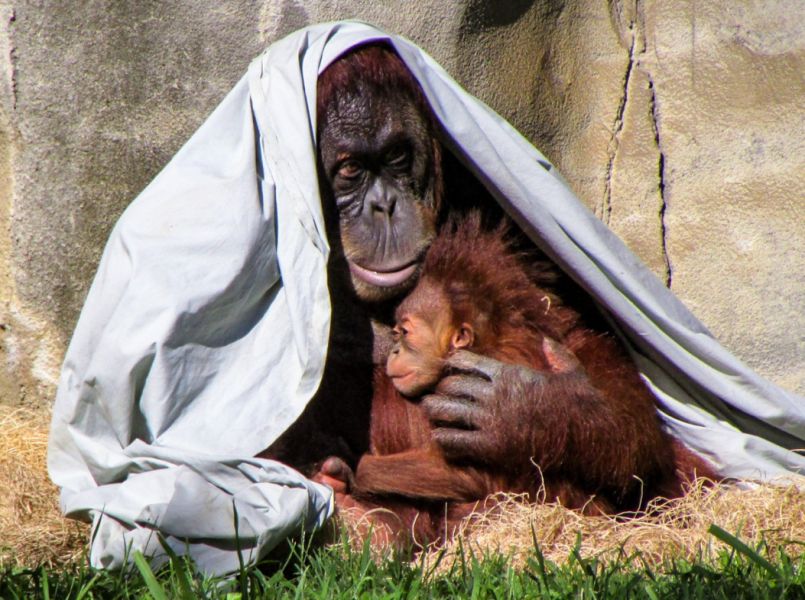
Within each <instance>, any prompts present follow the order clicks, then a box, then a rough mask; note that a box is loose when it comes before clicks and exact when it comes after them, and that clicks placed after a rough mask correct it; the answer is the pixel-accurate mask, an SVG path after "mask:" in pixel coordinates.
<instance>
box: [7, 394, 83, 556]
mask: <svg viewBox="0 0 805 600" xmlns="http://www.w3.org/2000/svg"><path fill="white" fill-rule="evenodd" d="M49 423H50V415H48V414H46V413H44V412H43V411H38V412H34V411H31V410H26V409H15V410H13V409H11V408H8V407H0V567H4V566H6V565H7V564H20V565H26V566H36V565H41V564H45V565H49V566H55V565H61V564H66V563H69V562H72V561H75V560H78V559H79V558H80V557H81V556H82V554H83V550H84V545H85V544H86V540H87V534H88V527H87V526H86V525H84V524H82V523H77V522H75V521H71V520H68V519H65V518H64V517H62V515H61V512H60V511H59V500H58V498H59V496H58V492H57V489H56V486H54V485H53V483H51V481H50V479H49V478H48V475H47V469H46V467H45V455H46V451H47V436H48V425H49Z"/></svg>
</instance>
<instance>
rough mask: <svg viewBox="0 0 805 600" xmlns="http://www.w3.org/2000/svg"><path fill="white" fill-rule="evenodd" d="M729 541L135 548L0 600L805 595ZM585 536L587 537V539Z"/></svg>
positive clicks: (783, 570) (791, 564)
mask: <svg viewBox="0 0 805 600" xmlns="http://www.w3.org/2000/svg"><path fill="white" fill-rule="evenodd" d="M711 533H712V535H713V536H714V537H715V538H718V539H719V540H721V541H723V542H725V543H726V544H727V547H726V549H723V550H720V551H718V552H717V554H716V555H715V559H714V560H713V559H711V560H709V561H704V560H697V561H695V562H687V561H685V560H677V561H675V562H673V563H671V564H665V565H663V566H662V567H657V566H649V564H648V563H647V561H644V560H643V558H642V557H641V556H640V555H632V556H623V557H622V558H621V559H620V560H618V561H615V562H610V563H602V562H599V561H597V560H596V559H589V558H582V557H581V556H580V554H579V552H578V550H577V549H576V550H574V551H572V552H571V554H570V556H569V557H568V560H567V561H564V562H562V563H559V564H557V563H552V562H550V561H547V560H545V559H544V557H543V556H542V554H541V552H540V551H539V548H538V547H536V548H535V549H534V551H533V554H532V556H531V557H529V559H528V561H527V564H526V566H525V567H524V568H521V569H514V568H512V567H511V565H510V564H509V563H508V562H507V560H506V559H505V558H504V557H501V556H498V555H492V556H476V555H474V554H473V553H471V552H469V551H465V552H463V553H462V557H461V560H459V561H457V562H456V563H455V564H454V565H453V566H452V567H451V568H450V569H445V566H444V565H442V566H441V567H440V568H437V567H438V566H439V565H438V564H437V565H432V566H430V567H427V568H426V567H425V566H424V565H423V564H418V563H416V562H414V563H411V562H408V561H405V560H401V559H398V558H389V559H387V560H383V561H379V562H376V561H375V560H373V558H372V555H371V553H370V552H369V549H368V548H364V550H363V551H362V552H357V551H350V550H349V549H348V546H347V545H346V543H344V545H342V546H336V547H328V548H318V549H315V550H309V549H307V548H305V547H304V545H302V544H295V545H293V546H292V549H291V552H290V553H289V555H288V557H287V558H286V559H284V560H283V561H282V562H272V563H266V564H264V565H261V567H260V568H254V567H252V568H245V569H241V571H240V572H239V573H237V574H235V576H234V577H232V578H230V579H220V578H219V579H216V578H204V577H201V576H199V575H197V574H196V573H195V572H194V570H193V567H192V565H191V564H190V563H189V562H188V561H186V560H184V559H183V558H180V557H177V556H175V555H174V556H172V557H171V560H170V562H169V563H168V564H166V565H165V566H164V567H163V568H161V569H159V570H158V571H157V572H154V571H152V569H151V567H150V566H149V564H148V562H147V560H146V559H145V558H143V557H142V556H141V555H138V556H135V560H134V567H133V568H132V570H131V571H130V572H129V573H128V574H124V573H109V572H104V571H93V570H91V569H89V568H88V567H74V568H72V569H67V570H62V571H57V570H47V569H45V568H36V569H21V568H10V567H6V568H5V569H4V570H0V598H3V599H6V598H9V599H10V598H26V599H28V598H45V599H51V598H52V599H54V600H62V599H67V598H71V599H82V598H83V599H88V598H104V599H106V598H154V599H155V600H162V599H174V598H180V599H196V598H220V599H225V600H246V599H250V598H322V599H325V598H326V599H330V598H350V599H351V598H412V599H413V598H517V599H519V598H579V599H581V598H585V599H586V598H590V599H592V598H648V599H651V600H658V599H665V598H668V599H674V600H676V599H686V598H690V599H698V598H702V599H705V598H706V599H711V598H715V599H718V598H724V599H728V600H738V599H743V598H747V599H748V598H751V599H753V600H754V599H764V598H774V599H778V598H786V599H791V600H802V599H805V557H799V558H797V559H792V558H790V557H789V556H788V555H786V554H782V553H777V554H776V555H775V556H774V558H772V557H771V556H769V553H768V549H767V548H765V547H763V546H761V547H758V548H751V547H749V546H748V545H746V544H745V543H744V542H742V541H741V540H740V539H738V538H737V537H735V536H733V535H732V534H730V533H728V532H726V531H724V530H722V529H720V528H718V527H716V526H713V527H712V528H711ZM579 544H580V540H579Z"/></svg>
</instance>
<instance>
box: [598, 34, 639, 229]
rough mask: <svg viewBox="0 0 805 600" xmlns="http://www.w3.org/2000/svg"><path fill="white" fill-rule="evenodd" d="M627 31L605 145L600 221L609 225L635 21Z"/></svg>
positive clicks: (632, 61) (630, 74)
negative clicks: (626, 52)
mask: <svg viewBox="0 0 805 600" xmlns="http://www.w3.org/2000/svg"><path fill="white" fill-rule="evenodd" d="M628 30H629V34H630V37H631V42H630V44H629V63H628V64H627V65H626V72H625V73H624V75H623V94H622V95H621V101H620V103H619V104H618V110H617V112H616V113H615V119H614V120H613V122H612V127H611V132H612V135H611V136H610V138H609V143H608V144H607V174H606V179H605V181H604V197H603V200H602V202H601V214H600V215H599V216H600V217H601V220H603V221H604V223H606V224H607V225H609V221H610V217H611V216H612V175H613V170H614V168H615V157H616V156H617V154H618V147H619V146H620V136H621V131H623V116H624V113H625V112H626V103H627V102H628V101H629V82H630V81H631V79H632V69H633V68H634V65H635V61H636V59H635V49H636V47H637V32H636V31H635V20H634V19H631V20H630V21H629V24H628Z"/></svg>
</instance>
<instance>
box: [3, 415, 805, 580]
mask: <svg viewBox="0 0 805 600" xmlns="http://www.w3.org/2000/svg"><path fill="white" fill-rule="evenodd" d="M49 422H50V416H49V415H48V414H46V413H44V412H34V411H30V410H24V409H11V408H8V407H5V408H3V407H0V566H4V565H6V564H19V565H25V566H38V565H42V564H44V565H49V566H57V565H65V564H68V563H70V562H74V561H76V560H79V559H81V558H82V557H83V556H84V553H85V549H86V544H87V540H88V535H89V528H88V526H87V525H86V524H84V523H77V522H75V521H72V520H69V519H65V518H64V517H63V516H62V515H61V512H60V510H59V506H58V490H57V489H56V487H55V486H54V485H53V484H52V483H51V481H50V479H49V478H48V475H47V470H46V467H45V458H46V449H47V435H48V425H49ZM803 481H805V478H798V479H797V480H792V481H791V482H788V483H781V484H778V485H770V484H745V485H742V486H737V485H717V486H713V487H706V486H701V485H698V486H696V487H695V488H694V489H693V490H692V492H691V493H690V494H689V495H688V496H686V497H685V498H681V499H678V500H673V501H670V502H665V503H663V505H662V506H659V505H658V506H657V510H656V511H654V512H653V513H652V514H651V515H646V516H641V517H639V518H617V517H584V516H581V515H580V514H579V513H577V512H574V511H571V510H567V509H565V508H563V507H561V506H557V505H555V504H527V503H525V502H523V501H522V500H521V499H519V498H517V497H516V496H502V497H500V498H497V499H496V502H497V503H498V504H497V508H496V509H495V510H492V511H489V512H487V513H484V514H479V515H475V516H473V517H471V518H470V523H471V525H472V526H471V527H469V528H468V529H467V530H466V531H464V532H463V533H461V534H460V536H459V537H458V538H456V539H454V540H453V541H451V542H450V543H448V544H447V545H446V546H445V547H444V549H443V550H442V551H438V552H440V553H441V552H443V553H444V556H442V557H441V558H440V560H441V565H442V566H447V565H449V564H450V562H451V557H453V558H455V557H457V556H458V554H459V552H460V551H462V550H463V551H464V552H467V551H472V552H473V553H475V554H476V556H483V555H485V554H488V553H493V552H497V553H502V554H505V555H507V556H510V557H511V560H512V564H514V565H516V566H522V565H523V564H524V563H525V560H526V559H527V558H528V557H529V556H533V548H534V539H536V540H537V542H538V543H539V545H540V549H541V551H542V553H543V555H544V556H545V558H546V559H548V560H551V561H554V562H557V563H560V562H563V561H565V560H567V559H568V557H569V556H570V555H571V552H572V550H573V549H574V548H576V545H577V540H578V539H579V538H578V536H579V534H581V545H580V547H579V548H578V551H579V553H580V554H581V555H582V556H585V557H593V556H594V557H598V558H600V559H602V560H611V559H617V558H619V557H621V556H622V554H621V553H622V552H625V553H626V555H627V556H628V555H630V554H633V553H636V552H639V553H640V554H641V555H642V557H643V559H644V560H649V561H652V562H656V563H663V562H664V561H666V560H671V559H675V558H678V557H685V558H688V559H691V558H700V557H701V558H703V559H705V560H707V559H708V557H713V558H714V557H715V553H714V552H712V550H713V549H715V548H719V547H721V546H720V545H721V542H719V541H718V540H717V539H716V538H714V537H713V536H712V535H711V534H709V533H708V528H709V527H710V525H711V524H716V525H718V526H719V527H721V528H722V529H725V530H726V531H728V532H730V533H737V534H738V535H739V536H740V538H741V539H742V540H743V541H744V542H746V543H748V544H749V545H750V546H752V547H757V546H758V545H759V544H760V543H761V542H763V543H765V544H766V545H767V547H768V548H769V554H770V555H771V556H772V557H773V556H774V555H775V553H776V552H778V551H785V552H786V553H787V554H788V555H789V556H792V557H796V556H799V555H801V554H803V553H804V552H805V484H803ZM341 524H342V525H345V526H346V527H347V529H348V530H350V528H351V529H352V531H362V532H363V533H364V534H365V532H366V528H365V527H364V526H362V525H361V524H360V523H357V524H356V522H355V521H353V522H351V523H350V522H349V521H348V519H347V518H345V517H342V523H341ZM428 557H432V558H433V559H435V558H436V557H437V551H432V552H431V553H430V554H429V555H427V556H426V560H427V558H428Z"/></svg>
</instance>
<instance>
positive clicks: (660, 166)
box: [646, 72, 674, 288]
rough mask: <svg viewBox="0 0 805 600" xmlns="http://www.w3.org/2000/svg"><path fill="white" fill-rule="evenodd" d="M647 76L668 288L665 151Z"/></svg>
mask: <svg viewBox="0 0 805 600" xmlns="http://www.w3.org/2000/svg"><path fill="white" fill-rule="evenodd" d="M646 76H647V77H648V89H649V91H650V92H651V100H650V103H649V111H650V115H649V116H650V118H651V127H652V130H653V132H654V143H655V144H656V146H657V155H658V159H657V180H658V181H657V191H658V192H659V195H660V213H659V217H660V236H661V239H660V242H661V244H662V257H663V261H664V262H665V286H666V287H668V288H670V287H671V283H672V281H673V274H674V271H673V267H672V265H671V257H670V255H669V254H668V226H667V223H666V220H665V217H666V212H667V210H668V200H667V198H666V197H665V153H664V152H663V149H662V140H661V139H660V125H659V114H658V109H657V93H656V88H655V87H654V80H653V79H652V77H651V74H650V73H648V72H646Z"/></svg>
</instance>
